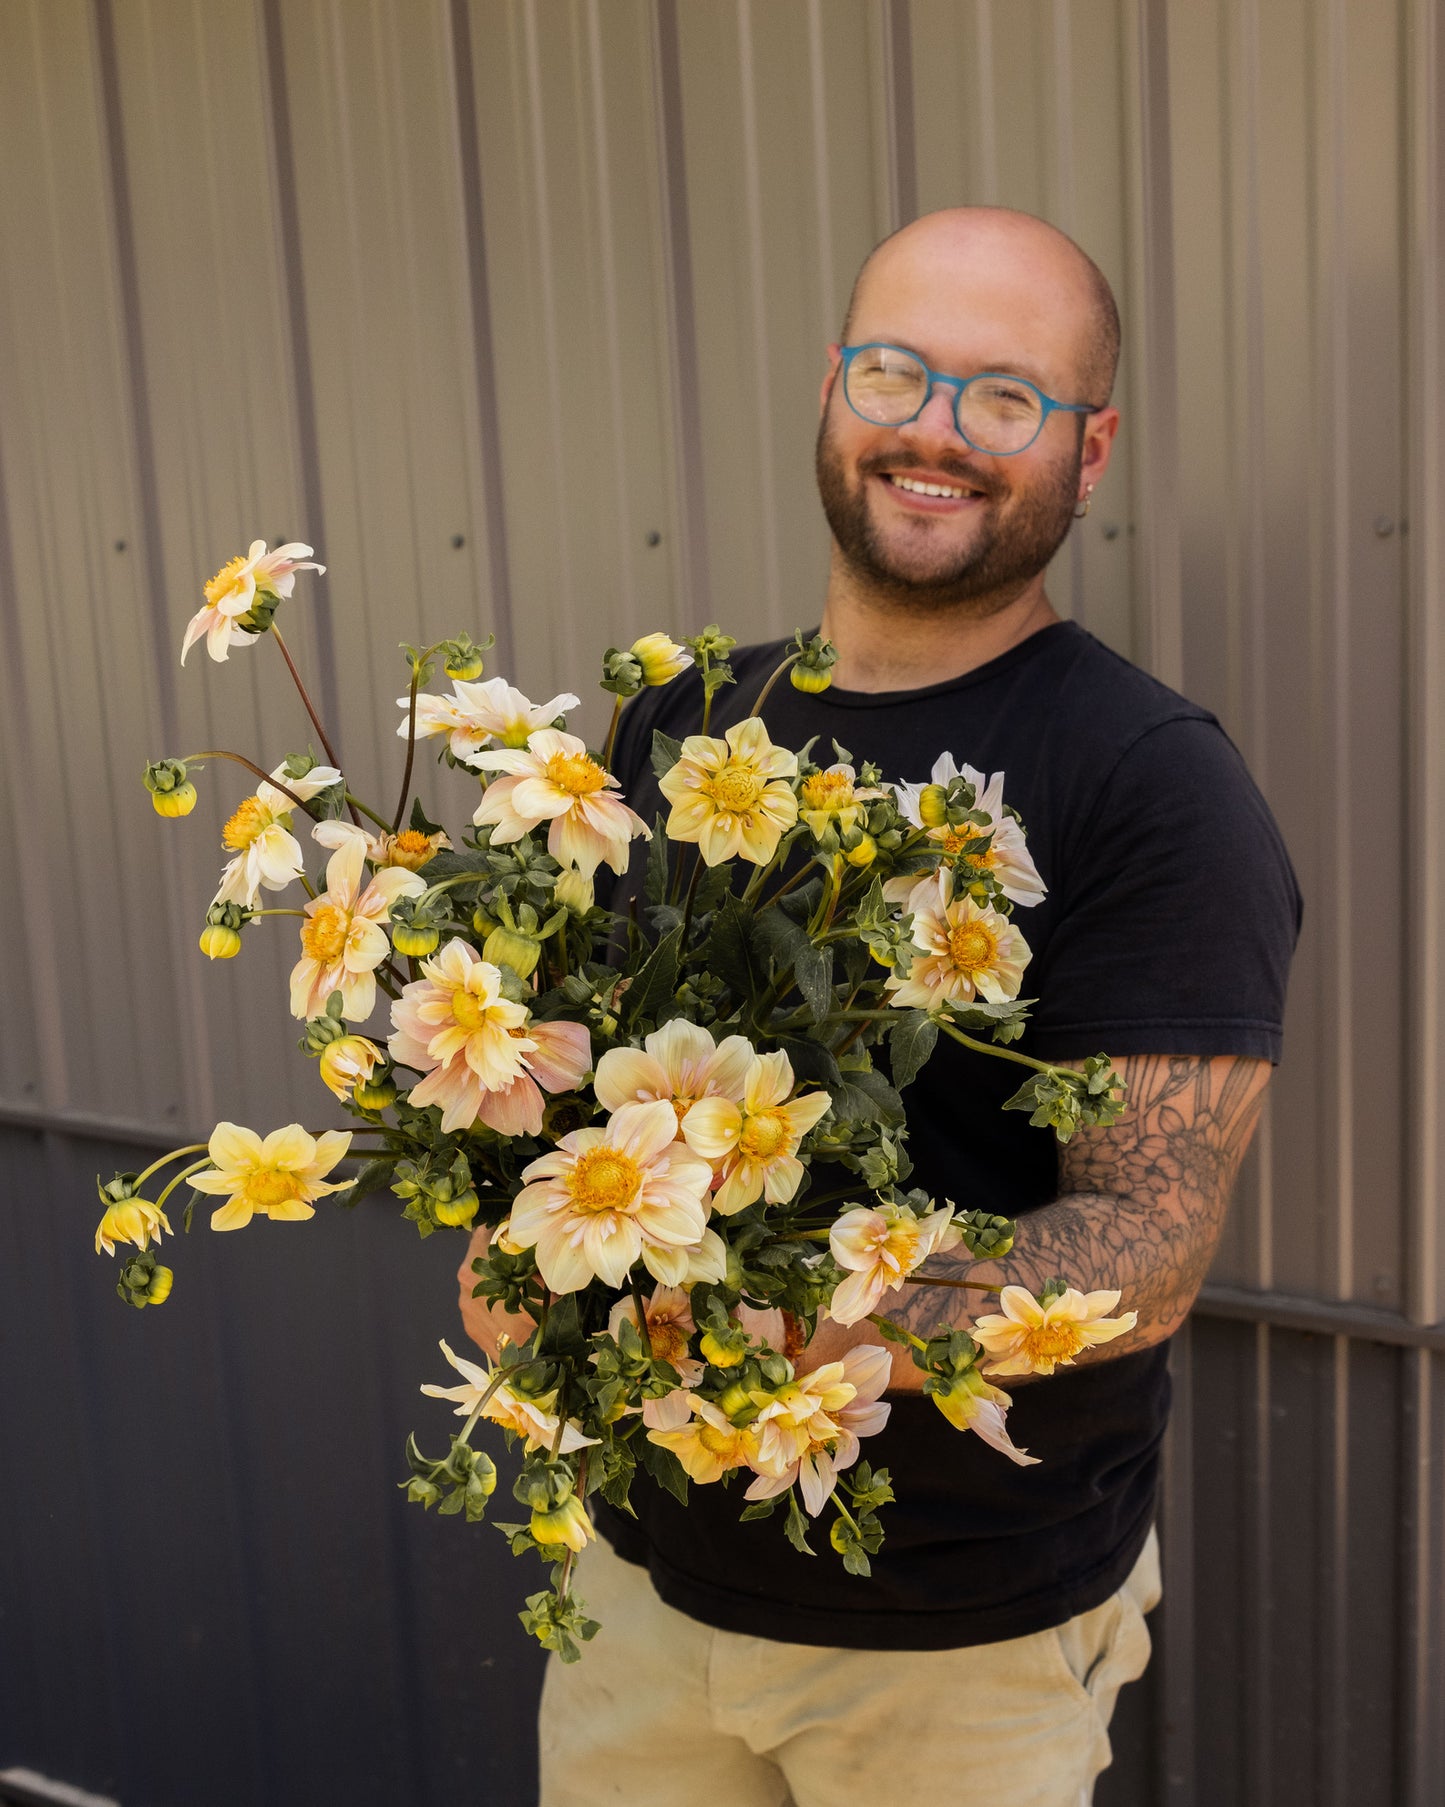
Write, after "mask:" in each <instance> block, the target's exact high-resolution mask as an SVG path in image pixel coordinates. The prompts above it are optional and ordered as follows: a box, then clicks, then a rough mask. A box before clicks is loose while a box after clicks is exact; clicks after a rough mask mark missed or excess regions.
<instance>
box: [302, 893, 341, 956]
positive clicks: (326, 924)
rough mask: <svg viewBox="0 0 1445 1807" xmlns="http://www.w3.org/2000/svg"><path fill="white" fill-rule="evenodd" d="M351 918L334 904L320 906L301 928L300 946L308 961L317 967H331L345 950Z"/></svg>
mask: <svg viewBox="0 0 1445 1807" xmlns="http://www.w3.org/2000/svg"><path fill="white" fill-rule="evenodd" d="M350 927H351V918H350V917H349V916H348V915H347V913H346V911H345V910H338V909H337V907H336V905H335V904H322V906H321V908H320V909H319V910H318V911H317V912H316V914H315V915H314V916H312V917H310V918H309V919H308V920H307V921H306V922H305V923H303V925H302V928H301V946H302V948H303V949H304V950H305V953H306V956H307V958H308V959H311V960H314V961H315V962H316V964H317V965H318V966H331V965H333V964H334V963H335V962H336V961H337V960H339V959H340V958H341V956H342V954H343V953H344V952H345V950H346V932H347V930H348V929H349V928H350Z"/></svg>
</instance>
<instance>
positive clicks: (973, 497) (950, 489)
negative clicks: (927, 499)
mask: <svg viewBox="0 0 1445 1807" xmlns="http://www.w3.org/2000/svg"><path fill="white" fill-rule="evenodd" d="M878 474H879V475H880V476H881V477H882V479H883V481H884V482H885V483H887V484H890V485H891V486H892V487H893V488H894V489H901V490H903V491H904V493H905V494H907V495H910V496H934V497H938V498H940V499H941V500H943V501H949V502H965V501H969V502H972V501H981V500H982V499H983V493H984V492H983V491H982V490H981V489H972V488H969V487H968V486H966V485H964V484H961V483H927V482H924V481H923V479H921V478H919V477H909V476H907V475H905V474H904V473H903V472H902V471H880V472H879V473H878Z"/></svg>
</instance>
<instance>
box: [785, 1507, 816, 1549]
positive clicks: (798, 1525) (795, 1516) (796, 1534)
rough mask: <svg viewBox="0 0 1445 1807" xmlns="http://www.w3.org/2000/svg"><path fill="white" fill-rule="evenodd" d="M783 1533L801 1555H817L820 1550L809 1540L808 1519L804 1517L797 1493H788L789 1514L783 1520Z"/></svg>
mask: <svg viewBox="0 0 1445 1807" xmlns="http://www.w3.org/2000/svg"><path fill="white" fill-rule="evenodd" d="M783 1535H784V1536H785V1537H786V1538H787V1540H788V1542H789V1543H790V1544H791V1545H792V1546H793V1548H794V1549H795V1550H797V1551H798V1553H799V1554H800V1555H802V1556H816V1555H817V1553H818V1552H817V1551H816V1550H815V1549H814V1548H813V1546H812V1545H811V1544H810V1543H809V1542H808V1521H807V1519H805V1518H804V1517H803V1514H802V1511H801V1510H800V1508H799V1506H798V1496H797V1495H796V1494H795V1493H790V1494H789V1495H788V1516H787V1518H786V1519H785V1520H784V1522H783Z"/></svg>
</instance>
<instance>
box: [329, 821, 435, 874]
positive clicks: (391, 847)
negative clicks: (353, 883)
mask: <svg viewBox="0 0 1445 1807" xmlns="http://www.w3.org/2000/svg"><path fill="white" fill-rule="evenodd" d="M311 838H312V840H313V841H319V842H320V843H321V845H322V846H323V847H331V848H337V847H344V846H345V845H346V843H347V842H348V841H358V842H359V843H360V844H361V846H362V847H363V848H364V849H365V850H366V857H367V859H369V860H370V861H371V863H372V865H373V866H376V867H378V868H380V867H382V866H404V867H405V868H406V870H407V871H408V872H420V870H421V869H422V867H423V866H425V865H426V863H427V862H428V860H430V859H431V857H432V855H433V854H434V853H437V852H439V851H440V850H441V849H443V848H447V847H450V846H451V841H450V840H449V839H448V838H447V836H446V834H445V833H444V832H443V831H442V830H441V829H437V831H436V833H435V834H422V833H421V832H420V830H418V829H415V828H404V829H403V830H402V831H401V833H400V834H390V833H386V834H368V833H367V831H366V830H365V829H364V828H360V827H358V826H357V824H356V823H355V822H318V823H317V824H316V826H315V828H313V829H312V830H311Z"/></svg>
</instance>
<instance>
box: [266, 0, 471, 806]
mask: <svg viewBox="0 0 1445 1807" xmlns="http://www.w3.org/2000/svg"><path fill="white" fill-rule="evenodd" d="M280 18H281V54H282V55H283V57H284V63H285V69H286V83H287V89H288V94H289V102H290V107H289V118H290V127H291V132H292V134H293V139H294V146H295V192H296V211H297V221H298V226H299V237H300V245H301V263H300V267H299V269H296V270H293V271H291V272H290V273H289V275H290V280H291V281H292V282H293V283H300V284H302V285H303V289H304V303H305V322H306V355H307V357H308V358H309V360H310V366H311V371H312V375H313V381H314V389H315V398H316V401H315V406H316V422H315V433H316V443H317V458H318V465H319V475H320V484H319V502H320V509H321V515H322V521H323V523H324V529H325V544H324V545H322V547H321V550H322V552H323V553H324V554H325V556H326V557H327V562H328V564H329V566H330V575H329V577H328V579H327V582H328V584H329V586H330V590H331V595H332V598H333V602H332V610H331V616H332V629H333V636H334V658H335V664H336V674H337V680H336V681H337V688H338V691H339V694H340V698H341V702H340V711H341V715H342V720H343V726H342V728H341V730H340V733H339V736H338V741H339V748H340V750H341V753H342V757H343V758H344V759H346V760H347V761H348V770H349V773H350V775H351V776H352V777H353V779H354V782H355V786H356V789H357V793H358V795H361V796H363V797H364V798H365V799H366V800H367V801H368V802H370V803H371V804H372V805H373V807H375V808H376V809H378V810H379V811H381V812H383V813H386V814H388V815H389V814H390V812H391V811H392V809H393V808H394V806H395V801H396V799H395V795H394V793H395V791H396V789H397V788H398V787H399V785H400V779H401V757H400V750H399V749H400V743H399V742H398V741H397V739H396V728H397V724H398V722H399V720H400V713H399V711H398V710H397V707H396V698H397V697H398V696H399V695H401V694H402V692H403V690H404V688H405V682H404V680H405V676H406V671H405V665H404V662H403V660H402V657H401V655H400V653H399V652H398V650H397V648H398V643H399V642H401V641H403V640H405V641H409V642H412V643H413V644H418V643H427V642H429V641H431V640H434V639H437V638H440V637H442V636H444V635H447V634H452V633H456V632H459V631H470V632H473V633H475V634H477V635H478V636H480V635H481V634H482V633H484V632H485V631H486V627H487V626H488V625H489V622H490V617H491V615H492V613H493V610H492V607H491V606H489V605H490V604H491V603H492V602H493V600H494V599H492V598H490V597H489V596H488V595H487V594H486V591H487V588H488V574H489V570H490V566H489V551H490V548H489V543H488V534H489V527H490V523H489V522H488V520H487V519H486V515H485V510H484V508H483V506H482V496H483V493H484V490H483V482H482V466H481V450H480V444H479V435H478V426H477V408H476V393H477V391H476V380H475V369H474V365H473V354H472V327H471V318H470V310H469V306H468V299H467V260H466V243H465V236H464V208H463V197H462V192H461V172H460V168H459V161H458V156H457V137H456V107H455V85H454V81H453V66H452V42H451V30H450V22H449V10H448V8H447V7H446V5H445V4H443V0H431V3H427V4H399V3H397V0H377V3H376V4H369V5H366V6H357V5H350V4H339V3H338V0H283V4H282V5H281V7H280ZM320 531H321V529H320V528H319V527H318V529H317V530H316V532H317V533H318V534H319V533H320ZM308 537H309V536H308ZM458 539H460V541H461V544H460V545H457V544H455V543H454V542H455V541H457V540H458ZM432 795H433V798H435V796H436V792H435V789H433V792H432Z"/></svg>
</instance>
